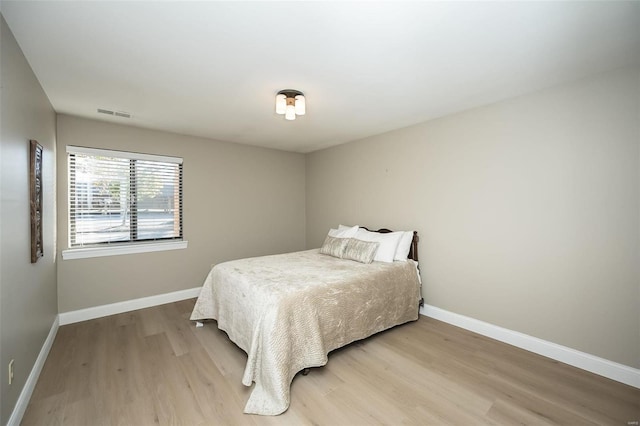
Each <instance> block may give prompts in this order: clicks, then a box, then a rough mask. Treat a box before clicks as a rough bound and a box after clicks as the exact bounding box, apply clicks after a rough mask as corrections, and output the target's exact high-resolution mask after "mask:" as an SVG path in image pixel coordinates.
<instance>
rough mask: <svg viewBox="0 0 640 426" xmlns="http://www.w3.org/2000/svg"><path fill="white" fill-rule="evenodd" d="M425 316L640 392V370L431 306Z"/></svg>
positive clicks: (426, 308) (423, 310)
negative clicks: (631, 387)
mask: <svg viewBox="0 0 640 426" xmlns="http://www.w3.org/2000/svg"><path fill="white" fill-rule="evenodd" d="M420 313H421V314H422V315H426V316H428V317H431V318H435V319H437V320H440V321H443V322H446V323H449V324H452V325H455V326H457V327H460V328H464V329H465V330H469V331H473V332H474V333H478V334H481V335H483V336H487V337H491V338H492V339H495V340H499V341H501V342H504V343H508V344H510V345H513V346H516V347H518V348H521V349H525V350H527V351H530V352H534V353H536V354H538V355H542V356H546V357H547V358H551V359H554V360H556V361H560V362H563V363H565V364H569V365H572V366H574V367H577V368H580V369H582V370H586V371H589V372H591V373H595V374H598V375H600V376H603V377H606V378H608V379H612V380H615V381H617V382H621V383H624V384H627V385H629V386H633V387H635V388H640V369H637V368H632V367H629V366H626V365H623V364H619V363H617V362H613V361H609V360H607V359H604V358H600V357H597V356H594V355H590V354H588V353H585V352H580V351H577V350H575V349H571V348H568V347H566V346H562V345H558V344H556V343H552V342H548V341H546V340H542V339H538V338H537V337H532V336H529V335H526V334H523V333H519V332H517V331H513V330H509V329H506V328H502V327H499V326H497V325H493V324H489V323H486V322H484V321H479V320H477V319H474V318H470V317H466V316H464V315H460V314H456V313H453V312H449V311H445V310H444V309H440V308H437V307H435V306H431V305H424V306H423V307H422V308H421V309H420Z"/></svg>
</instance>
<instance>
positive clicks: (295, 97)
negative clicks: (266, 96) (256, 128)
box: [276, 89, 307, 120]
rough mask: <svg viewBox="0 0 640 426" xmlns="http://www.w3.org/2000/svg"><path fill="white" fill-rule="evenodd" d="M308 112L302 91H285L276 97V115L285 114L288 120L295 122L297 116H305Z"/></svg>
mask: <svg viewBox="0 0 640 426" xmlns="http://www.w3.org/2000/svg"><path fill="white" fill-rule="evenodd" d="M306 110H307V107H306V101H305V99H304V93H302V92H301V91H299V90H291V89H285V90H281V91H279V92H278V94H277V95H276V113H277V114H281V115H282V114H284V118H286V119H287V120H295V119H296V115H304V114H305V113H306Z"/></svg>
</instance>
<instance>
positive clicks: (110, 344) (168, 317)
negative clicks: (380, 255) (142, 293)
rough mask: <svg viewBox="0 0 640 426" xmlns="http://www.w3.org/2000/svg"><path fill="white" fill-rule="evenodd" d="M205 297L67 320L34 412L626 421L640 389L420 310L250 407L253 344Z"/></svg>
mask: <svg viewBox="0 0 640 426" xmlns="http://www.w3.org/2000/svg"><path fill="white" fill-rule="evenodd" d="M194 303H195V299H190V300H186V301H181V302H176V303H171V304H167V305H162V306H157V307H153V308H147V309H141V310H138V311H133V312H128V313H123V314H119V315H114V316H111V317H105V318H99V319H95V320H91V321H85V322H82V323H77V324H70V325H66V326H62V327H60V328H59V330H58V334H57V336H56V339H55V341H54V343H53V346H52V348H51V351H50V353H49V357H48V359H47V361H46V362H45V365H44V368H43V370H42V373H41V375H40V378H39V380H38V383H37V385H36V388H35V390H34V392H33V395H32V398H31V401H30V402H29V406H28V407H27V410H26V412H25V415H24V417H23V421H22V424H23V425H24V426H29V425H79V426H93V425H196V426H197V425H249V426H252V425H256V426H262V425H266V426H270V425H277V426H283V425H296V426H299V425H375V424H380V425H423V424H437V425H458V424H460V425H461V424H465V425H467V424H473V425H483V424H486V425H511V424H532V425H533V424H535V425H560V424H571V425H574V424H580V425H589V424H597V425H616V424H617V425H628V424H633V422H636V421H638V420H640V390H639V389H635V388H632V387H630V386H627V385H623V384H621V383H617V382H614V381H611V380H608V379H605V378H603V377H600V376H596V375H594V374H591V373H588V372H585V371H582V370H579V369H577V368H574V367H571V366H568V365H565V364H562V363H559V362H556V361H553V360H550V359H548V358H544V357H542V356H539V355H536V354H532V353H530V352H526V351H523V350H521V349H518V348H515V347H513V346H509V345H506V344H503V343H500V342H497V341H494V340H492V339H489V338H486V337H484V336H480V335H477V334H474V333H472V332H469V331H467V330H462V329H460V328H457V327H454V326H451V325H449V324H445V323H442V322H440V321H436V320H433V319H431V318H426V317H421V318H420V319H419V320H418V321H416V322H413V323H408V324H405V325H402V326H399V327H395V328H393V329H391V330H388V331H385V332H382V333H379V334H377V335H375V336H372V337H371V338H369V339H365V340H362V341H359V342H354V343H353V344H351V345H348V346H347V347H345V348H341V349H339V350H336V351H334V352H332V353H331V354H330V355H329V363H328V364H327V365H326V366H324V367H321V368H313V369H311V371H310V374H309V375H308V376H302V375H297V376H296V377H295V378H294V380H293V383H292V386H291V406H290V408H289V410H288V411H286V412H285V413H283V414H282V415H280V416H273V417H270V416H264V417H263V416H255V415H246V414H243V412H242V411H243V408H244V405H245V403H246V401H247V398H248V397H249V394H250V393H251V390H252V388H251V387H246V386H243V385H242V383H241V380H242V375H243V372H244V367H245V363H246V360H247V355H246V354H245V353H244V352H243V351H242V350H241V349H240V348H238V347H237V346H236V345H235V344H233V342H231V341H230V340H229V338H228V336H227V335H226V333H224V332H223V331H220V330H218V328H217V323H216V322H215V321H208V322H206V323H205V326H204V327H201V328H196V327H195V326H194V323H192V322H191V321H189V316H190V313H191V310H192V309H193V305H194Z"/></svg>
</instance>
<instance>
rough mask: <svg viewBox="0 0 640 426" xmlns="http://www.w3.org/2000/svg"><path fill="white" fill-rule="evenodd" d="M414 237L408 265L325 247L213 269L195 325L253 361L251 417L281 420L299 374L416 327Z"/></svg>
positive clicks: (248, 379) (247, 376) (248, 378)
mask: <svg viewBox="0 0 640 426" xmlns="http://www.w3.org/2000/svg"><path fill="white" fill-rule="evenodd" d="M356 228H357V227H356ZM362 229H366V228H362ZM360 232H363V231H360ZM373 232H377V233H380V234H386V233H391V231H390V230H388V229H380V230H378V231H373ZM412 237H413V238H411V246H410V250H409V253H408V259H407V260H405V261H392V262H379V261H373V262H372V263H360V262H356V261H353V260H347V259H343V258H339V257H334V256H330V255H326V254H322V253H321V251H322V250H324V248H325V246H326V241H325V245H323V247H322V248H321V249H313V250H306V251H301V252H295V253H287V254H280V255H272V256H262V257H254V258H248V259H239V260H234V261H229V262H225V263H221V264H218V265H215V266H214V267H213V268H212V269H211V271H210V273H209V275H208V276H207V278H206V280H205V282H204V284H203V287H202V290H201V292H200V296H199V297H198V299H197V301H196V304H195V306H194V309H193V312H192V314H191V320H194V321H202V320H205V319H215V320H217V323H218V327H219V328H220V329H221V330H223V331H225V332H226V333H227V334H228V336H229V338H230V339H231V340H232V341H233V342H234V343H235V344H236V345H238V346H239V347H240V348H241V349H242V350H244V351H245V352H246V353H247V355H248V358H247V364H246V367H245V371H244V375H243V378H242V383H243V384H244V385H246V386H251V385H252V384H253V383H255V387H254V389H253V391H252V392H251V395H250V396H249V399H248V401H247V404H246V406H245V409H244V412H245V413H248V414H261V415H277V414H281V413H283V412H284V411H286V410H287V408H288V407H289V402H290V386H291V381H292V380H293V378H294V376H295V375H296V374H297V373H298V372H300V371H303V370H306V371H308V370H307V369H308V368H310V367H320V366H323V365H325V364H326V363H327V361H328V354H329V352H331V351H332V350H334V349H337V348H340V347H342V346H345V345H347V344H349V343H351V342H354V341H356V340H360V339H364V338H366V337H369V336H371V335H373V334H375V333H378V332H380V331H383V330H386V329H388V328H391V327H394V326H396V325H399V324H403V323H406V322H409V321H414V320H416V319H418V311H419V305H420V304H421V303H422V299H421V292H420V278H419V273H418V268H417V241H418V236H417V233H416V232H413V233H412ZM328 239H329V237H328V238H327V240H328Z"/></svg>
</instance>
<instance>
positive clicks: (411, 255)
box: [360, 226, 420, 262]
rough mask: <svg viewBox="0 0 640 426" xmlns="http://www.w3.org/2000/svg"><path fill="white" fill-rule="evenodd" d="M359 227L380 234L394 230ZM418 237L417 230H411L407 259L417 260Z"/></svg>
mask: <svg viewBox="0 0 640 426" xmlns="http://www.w3.org/2000/svg"><path fill="white" fill-rule="evenodd" d="M360 228H363V229H366V230H367V231H371V232H380V233H381V234H388V233H389V232H394V231H392V230H391V229H387V228H380V229H378V230H377V231H375V230H373V229H369V228H367V227H366V226H361V227H360ZM419 240H420V237H418V231H413V240H411V248H410V249H409V259H413V260H415V261H416V262H417V261H418V241H419Z"/></svg>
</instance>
